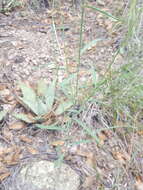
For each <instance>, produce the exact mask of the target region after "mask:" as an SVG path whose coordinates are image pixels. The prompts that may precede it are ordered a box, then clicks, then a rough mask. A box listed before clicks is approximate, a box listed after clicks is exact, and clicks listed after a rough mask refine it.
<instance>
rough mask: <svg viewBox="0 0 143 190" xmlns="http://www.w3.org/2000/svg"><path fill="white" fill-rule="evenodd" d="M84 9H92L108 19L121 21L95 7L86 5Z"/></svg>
mask: <svg viewBox="0 0 143 190" xmlns="http://www.w3.org/2000/svg"><path fill="white" fill-rule="evenodd" d="M85 7H86V8H90V9H93V10H95V11H98V12H100V13H102V14H103V15H105V16H108V17H109V18H112V19H114V20H116V21H121V20H120V19H119V18H117V17H115V16H113V15H112V14H110V13H108V12H106V11H103V10H101V9H99V8H97V7H95V6H88V5H86V6H85Z"/></svg>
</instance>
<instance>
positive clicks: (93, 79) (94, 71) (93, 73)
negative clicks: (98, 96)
mask: <svg viewBox="0 0 143 190" xmlns="http://www.w3.org/2000/svg"><path fill="white" fill-rule="evenodd" d="M91 74H92V81H93V84H94V87H95V86H96V84H97V80H98V74H97V72H96V70H95V68H94V66H93V65H92V66H91Z"/></svg>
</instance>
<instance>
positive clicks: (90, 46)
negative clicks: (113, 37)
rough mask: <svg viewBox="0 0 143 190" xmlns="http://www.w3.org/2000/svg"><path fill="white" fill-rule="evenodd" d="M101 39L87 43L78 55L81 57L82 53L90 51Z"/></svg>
mask: <svg viewBox="0 0 143 190" xmlns="http://www.w3.org/2000/svg"><path fill="white" fill-rule="evenodd" d="M101 40H103V39H96V40H92V41H91V42H89V43H87V44H86V45H85V46H84V47H83V48H82V49H81V50H80V53H81V55H82V54H83V53H85V52H86V51H87V50H90V49H91V48H92V47H94V46H95V45H96V44H97V42H99V41H101Z"/></svg>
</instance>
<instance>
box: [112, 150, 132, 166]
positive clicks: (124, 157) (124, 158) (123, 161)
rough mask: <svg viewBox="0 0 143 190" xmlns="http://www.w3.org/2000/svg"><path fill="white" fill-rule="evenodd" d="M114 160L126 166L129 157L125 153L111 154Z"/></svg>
mask: <svg viewBox="0 0 143 190" xmlns="http://www.w3.org/2000/svg"><path fill="white" fill-rule="evenodd" d="M112 155H113V157H114V159H116V160H118V161H119V162H120V163H121V164H126V162H128V161H130V155H129V154H127V153H126V152H119V151H117V152H112Z"/></svg>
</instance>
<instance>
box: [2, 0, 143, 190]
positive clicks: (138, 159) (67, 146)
mask: <svg viewBox="0 0 143 190" xmlns="http://www.w3.org/2000/svg"><path fill="white" fill-rule="evenodd" d="M89 4H90V5H92V6H97V7H100V8H101V9H102V10H105V11H107V12H110V13H112V14H113V15H116V16H119V15H120V14H122V10H124V6H125V5H124V3H122V2H118V1H112V0H108V3H107V1H106V2H105V3H104V1H102V3H97V2H91V3H89ZM111 4H112V6H111ZM80 22H81V13H80V9H79V8H74V7H71V6H70V4H69V3H68V2H66V3H63V4H62V6H60V8H53V9H49V10H46V11H44V12H33V11H27V10H24V9H23V10H16V11H12V12H11V13H9V14H6V15H5V14H2V13H1V14H0V69H1V71H0V101H1V105H0V108H1V110H7V111H8V114H7V115H6V117H5V118H4V120H3V121H2V122H1V126H2V127H1V132H0V161H1V164H0V180H1V189H2V190H3V189H4V187H6V185H7V184H8V183H9V182H8V180H9V178H11V177H12V176H14V174H15V172H16V171H17V167H18V166H19V165H20V164H21V163H23V162H24V161H25V160H26V162H27V158H28V159H33V158H35V157H36V158H41V159H49V160H56V159H57V158H58V153H57V150H60V151H61V154H62V155H63V161H64V162H67V163H68V164H69V165H70V166H71V167H72V168H73V169H74V170H75V171H77V172H78V173H79V175H80V177H81V181H82V185H81V189H83V190H95V189H100V190H102V189H118V190H122V189H126V190H134V189H135V188H136V189H137V190H143V182H142V177H143V176H142V172H143V148H142V147H143V139H142V137H141V135H142V133H137V132H136V131H132V132H125V131H123V130H122V128H117V130H109V129H108V130H107V124H108V121H106V120H105V118H102V114H100V113H101V110H100V108H99V106H98V104H96V103H87V107H86V109H84V111H82V112H81V113H80V114H79V115H78V117H79V118H82V121H84V123H85V124H87V125H88V126H91V130H92V131H93V133H94V132H96V130H100V131H101V132H100V133H98V140H99V142H98V143H97V142H96V141H94V139H93V138H92V135H91V136H90V135H89V134H88V133H86V132H84V130H83V128H84V127H80V125H78V124H74V123H72V124H71V127H70V128H69V129H68V130H67V131H56V132H55V131H54V132H53V131H48V130H42V129H37V128H36V129H35V126H34V124H32V125H30V124H25V123H23V122H21V121H19V120H16V119H15V118H14V117H13V116H12V114H13V112H16V113H19V112H20V111H21V110H22V109H23V108H22V106H21V105H20V104H19V102H17V99H16V98H15V96H14V95H13V89H15V91H18V92H19V89H18V82H19V81H23V82H24V83H26V84H32V85H33V86H34V84H35V82H37V81H39V80H41V79H43V80H45V81H46V82H47V83H48V84H49V83H50V82H51V81H53V80H54V79H55V77H56V76H58V81H59V82H62V81H63V80H64V79H65V78H67V77H68V76H69V75H72V74H74V73H75V72H76V66H77V59H78V51H79V36H80ZM113 26H114V21H113V20H111V19H109V18H106V17H104V16H103V15H102V14H100V13H99V12H94V11H91V10H90V9H88V8H86V10H85V16H84V32H83V43H84V44H87V43H88V42H90V41H92V40H95V39H98V40H97V43H96V44H94V45H93V46H92V47H89V49H88V50H87V51H86V52H85V53H83V55H82V57H81V64H80V65H79V83H80V82H81V83H83V84H84V82H86V83H89V84H90V81H91V70H90V68H91V67H92V66H93V67H94V69H95V70H96V72H97V74H98V77H99V78H102V77H103V76H104V74H105V72H106V70H107V68H108V67H109V64H110V63H111V62H112V61H113V57H114V54H115V52H116V50H117V48H118V46H119V45H120V40H121V39H122V34H123V31H122V30H120V29H119V28H118V29H117V28H115V29H114V30H113ZM123 59H124V57H123V56H122V55H118V56H117V58H116V64H114V66H113V68H114V69H117V68H118V67H119V66H121V65H122V64H123ZM57 70H58V72H57ZM63 119H65V120H66V119H67V118H66V117H64V118H62V116H61V120H63ZM58 148H59V149H58Z"/></svg>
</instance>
